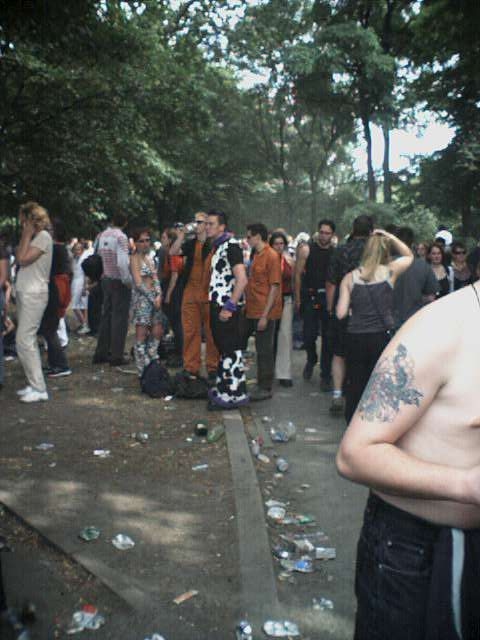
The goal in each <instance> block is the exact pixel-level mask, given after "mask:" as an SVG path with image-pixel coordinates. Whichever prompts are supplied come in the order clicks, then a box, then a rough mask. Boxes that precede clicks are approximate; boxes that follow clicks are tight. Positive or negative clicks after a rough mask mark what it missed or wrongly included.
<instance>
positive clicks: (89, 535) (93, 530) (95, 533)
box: [78, 526, 100, 542]
mask: <svg viewBox="0 0 480 640" xmlns="http://www.w3.org/2000/svg"><path fill="white" fill-rule="evenodd" d="M78 537H79V538H81V539H82V540H85V542H91V541H92V540H97V539H98V538H99V537H100V529H97V527H93V526H90V527H85V528H84V529H82V530H81V531H80V533H79V534H78Z"/></svg>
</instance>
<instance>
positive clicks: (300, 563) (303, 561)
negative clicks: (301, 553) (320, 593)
mask: <svg viewBox="0 0 480 640" xmlns="http://www.w3.org/2000/svg"><path fill="white" fill-rule="evenodd" d="M280 564H281V565H282V568H283V569H285V571H298V572H299V573H313V571H314V569H313V562H312V559H311V558H307V557H305V558H300V560H282V561H281V562H280Z"/></svg>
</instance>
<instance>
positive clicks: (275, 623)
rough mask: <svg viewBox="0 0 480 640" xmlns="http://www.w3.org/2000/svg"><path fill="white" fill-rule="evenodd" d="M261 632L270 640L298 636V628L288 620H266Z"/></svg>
mask: <svg viewBox="0 0 480 640" xmlns="http://www.w3.org/2000/svg"><path fill="white" fill-rule="evenodd" d="M263 630H264V631H265V633H266V634H267V636H270V637H271V638H288V637H289V636H292V637H296V636H299V635H300V631H299V630H298V626H297V625H296V624H295V623H294V622H290V621H289V620H267V622H265V624H264V625H263Z"/></svg>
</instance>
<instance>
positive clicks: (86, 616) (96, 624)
mask: <svg viewBox="0 0 480 640" xmlns="http://www.w3.org/2000/svg"><path fill="white" fill-rule="evenodd" d="M103 624H105V618H104V617H103V616H101V615H100V614H99V613H98V610H97V609H96V608H95V607H94V606H92V605H90V604H86V605H85V606H84V607H82V610H81V611H75V613H74V614H73V616H72V621H71V623H70V626H69V627H68V629H67V634H68V635H73V634H74V633H80V632H81V631H84V630H85V629H90V630H96V629H100V627H101V626H102V625H103Z"/></svg>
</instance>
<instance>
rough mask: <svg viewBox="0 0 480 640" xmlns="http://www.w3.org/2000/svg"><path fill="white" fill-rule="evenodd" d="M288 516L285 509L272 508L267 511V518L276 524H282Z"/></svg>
mask: <svg viewBox="0 0 480 640" xmlns="http://www.w3.org/2000/svg"><path fill="white" fill-rule="evenodd" d="M286 515H287V510H286V509H284V508H283V507H270V509H269V510H268V511H267V516H268V517H269V518H270V519H271V520H275V522H282V521H283V519H284V518H285V516H286Z"/></svg>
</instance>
